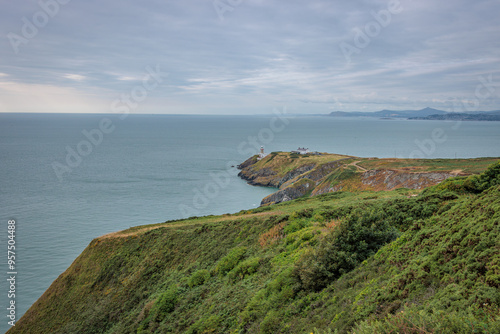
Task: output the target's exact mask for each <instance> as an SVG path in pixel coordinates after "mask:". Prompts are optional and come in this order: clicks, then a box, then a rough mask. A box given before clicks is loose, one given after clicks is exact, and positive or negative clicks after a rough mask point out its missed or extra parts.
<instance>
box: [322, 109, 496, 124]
mask: <svg viewBox="0 0 500 334" xmlns="http://www.w3.org/2000/svg"><path fill="white" fill-rule="evenodd" d="M328 116H333V117H377V118H407V119H412V120H415V119H420V120H481V121H499V120H500V110H495V111H474V112H469V113H455V112H447V111H444V110H438V109H434V108H429V107H427V108H424V109H420V110H387V109H384V110H380V111H375V112H361V111H355V112H346V111H333V112H331V113H330V114H329V115H328Z"/></svg>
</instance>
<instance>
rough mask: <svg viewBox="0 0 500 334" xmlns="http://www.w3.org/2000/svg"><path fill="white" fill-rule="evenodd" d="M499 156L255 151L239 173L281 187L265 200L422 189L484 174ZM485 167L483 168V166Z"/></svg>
mask: <svg viewBox="0 0 500 334" xmlns="http://www.w3.org/2000/svg"><path fill="white" fill-rule="evenodd" d="M493 161H494V159H489V158H481V159H377V158H359V157H353V156H345V155H338V154H328V153H322V154H311V155H308V154H306V155H300V154H293V153H289V152H273V153H271V154H269V155H267V156H266V157H265V158H263V159H261V160H259V159H258V158H257V156H256V155H255V156H252V157H250V158H249V159H247V160H246V161H245V162H243V163H242V164H241V165H239V166H238V168H239V169H240V170H241V171H240V173H239V174H238V176H240V177H241V178H242V179H244V180H246V181H247V182H248V183H249V184H251V185H255V186H265V187H274V188H277V189H278V190H277V191H276V192H275V193H273V194H271V195H269V196H267V197H265V198H264V199H263V200H262V202H261V205H269V204H274V203H281V202H286V201H290V200H293V199H297V198H299V197H303V196H314V195H320V194H325V193H329V192H336V191H357V190H375V191H380V190H393V189H397V188H408V189H423V188H426V187H429V186H432V185H435V184H438V183H440V182H442V181H444V180H446V179H448V178H450V177H455V176H467V175H470V174H475V173H479V172H480V171H481V168H478V166H482V165H484V166H485V167H486V166H487V165H488V164H491V163H492V162H493ZM483 170H484V169H483Z"/></svg>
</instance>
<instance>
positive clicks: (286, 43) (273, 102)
mask: <svg viewBox="0 0 500 334" xmlns="http://www.w3.org/2000/svg"><path fill="white" fill-rule="evenodd" d="M1 6H2V10H1V12H0V31H1V35H2V38H1V40H0V112H67V113H113V112H120V111H125V110H127V111H129V112H132V113H144V114H149V113H165V114H270V113H271V112H272V111H273V110H274V109H275V108H283V109H285V108H286V110H287V111H288V112H289V113H299V114H323V113H329V112H331V111H338V110H342V111H377V110H382V109H391V110H409V109H422V108H425V107H433V108H436V109H442V110H447V111H459V112H460V111H471V110H474V111H476V110H500V84H499V83H500V23H499V21H498V14H499V13H500V1H499V0H475V1H470V0H446V1H436V0H418V1H417V0H413V1H412V0H382V1H379V0H370V1H368V0H350V1H340V0H308V1H305V0H302V1H298V0H286V1H285V0H281V1H277V0H183V1H168V0H142V1H138V0H100V1H97V0H40V1H33V0H23V1H19V0H2V4H1Z"/></svg>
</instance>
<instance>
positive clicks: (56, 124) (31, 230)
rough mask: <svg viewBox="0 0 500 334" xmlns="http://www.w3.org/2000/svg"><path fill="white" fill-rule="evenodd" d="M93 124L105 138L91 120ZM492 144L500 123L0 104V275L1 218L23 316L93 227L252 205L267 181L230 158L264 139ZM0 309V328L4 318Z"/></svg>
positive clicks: (432, 151) (390, 146)
mask: <svg viewBox="0 0 500 334" xmlns="http://www.w3.org/2000/svg"><path fill="white" fill-rule="evenodd" d="M105 119H108V121H106V120H105ZM100 126H101V130H104V131H106V132H107V133H103V134H102V137H101V136H100V135H98V134H97V132H96V131H93V129H99V127H100ZM101 130H99V131H101ZM83 131H88V133H90V135H89V136H90V137H91V139H89V138H87V137H86V136H85V135H84V133H83ZM92 141H93V142H94V143H92ZM499 144H500V122H463V123H456V122H442V121H406V120H377V119H362V118H357V119H339V118H330V117H294V118H286V119H276V118H274V116H173V115H169V116H166V115H130V116H128V117H127V118H125V119H124V120H121V119H120V118H119V117H118V116H117V115H107V116H106V115H71V114H68V115H56V114H0V159H1V164H0V201H1V204H2V210H1V222H2V223H1V225H0V226H2V228H1V230H3V232H1V230H0V241H1V243H2V245H4V246H2V247H1V249H3V251H2V252H4V253H3V255H2V254H0V256H1V258H2V261H1V265H2V269H1V271H3V272H4V277H5V278H6V276H7V274H6V273H7V271H8V269H7V263H6V255H7V250H6V248H7V247H6V245H7V221H8V220H9V219H15V220H16V226H17V229H16V234H17V236H16V246H17V250H16V251H17V254H16V257H17V262H16V269H17V272H18V274H17V277H16V279H17V281H16V306H17V316H18V317H19V316H21V315H22V314H23V313H24V312H25V311H26V310H27V309H28V308H29V307H30V306H31V304H32V303H33V302H34V301H35V300H36V299H37V298H38V297H39V296H40V295H41V294H42V293H43V292H44V291H45V290H46V289H47V288H48V287H49V285H50V284H51V283H52V281H53V280H54V279H55V278H57V276H58V275H59V274H61V273H62V272H63V271H64V270H65V269H66V268H67V267H68V266H69V265H70V264H71V262H72V261H73V260H74V259H75V258H76V257H77V256H78V255H79V254H80V253H81V251H82V250H83V249H84V248H85V247H86V246H87V245H88V243H89V242H90V241H91V240H92V239H93V238H95V237H98V236H100V235H103V234H105V233H109V232H112V231H117V230H122V229H125V228H128V227H130V226H137V225H142V224H152V223H158V222H163V221H165V220H169V219H177V218H184V217H186V216H192V215H207V214H222V213H228V212H229V213H231V212H237V211H239V210H242V209H249V208H253V207H256V206H258V205H259V203H260V200H261V199H262V198H263V197H265V196H266V195H268V194H269V193H271V192H272V191H273V190H272V189H266V188H259V187H252V186H249V185H247V184H246V183H245V182H244V181H242V180H240V179H239V178H238V177H237V176H236V173H237V170H236V169H235V168H234V167H231V166H234V165H236V164H238V163H240V162H242V161H244V160H245V159H246V158H248V157H249V156H250V155H251V154H254V153H256V152H257V148H258V147H260V145H264V146H265V148H266V151H268V152H271V151H288V150H292V149H296V148H297V147H298V146H301V147H302V146H305V147H308V148H310V149H311V150H314V151H321V152H332V153H339V154H349V155H356V156H362V157H372V156H376V157H399V158H408V157H429V158H454V157H458V158H472V157H481V156H490V157H491V156H495V157H498V156H500V145H499ZM68 152H73V153H68ZM68 155H69V158H68ZM67 158H68V160H66V159H67ZM54 166H56V167H57V168H56V169H54ZM69 170H71V172H69ZM58 174H59V175H58ZM1 281H2V285H1V286H0V288H1V289H2V290H1V291H0V295H1V296H2V297H1V298H0V302H1V303H2V305H3V306H2V309H3V310H5V308H6V307H7V305H8V304H7V303H8V298H7V291H8V287H7V285H6V280H5V279H2V280H1ZM4 312H5V315H6V311H4ZM5 315H3V314H0V318H1V319H4V320H2V321H1V323H0V329H1V330H7V329H8V325H7V320H5V319H6V317H5Z"/></svg>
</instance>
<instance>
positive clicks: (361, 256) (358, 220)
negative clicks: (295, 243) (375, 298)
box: [293, 215, 398, 291]
mask: <svg viewBox="0 0 500 334" xmlns="http://www.w3.org/2000/svg"><path fill="white" fill-rule="evenodd" d="M397 236H398V232H397V231H396V230H395V229H394V227H392V226H390V225H389V224H388V223H387V222H386V221H380V222H377V221H376V220H374V219H373V217H372V216H370V215H368V216H366V215H355V216H352V217H350V219H349V220H348V221H346V222H343V223H341V224H339V225H338V227H337V228H335V229H333V230H332V232H330V233H329V234H328V235H327V236H326V237H325V238H324V239H323V240H322V241H321V243H320V244H319V246H318V248H317V249H316V250H311V251H308V252H306V253H305V254H304V255H303V256H302V257H301V259H300V260H299V261H297V263H296V265H295V267H294V271H293V274H294V276H295V277H296V279H297V280H298V281H299V282H300V285H301V287H302V289H304V290H312V291H319V290H321V289H322V288H324V287H325V286H326V285H328V284H329V283H330V282H332V281H334V280H335V279H337V278H339V277H340V276H341V275H343V274H345V273H347V272H349V271H351V270H353V269H354V268H355V267H356V266H357V265H358V264H360V263H361V262H362V261H363V260H365V259H367V258H368V257H369V256H371V255H373V254H375V252H376V251H377V250H378V249H379V248H380V247H382V246H383V245H385V244H386V243H388V242H390V241H392V240H394V239H396V237H397Z"/></svg>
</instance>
